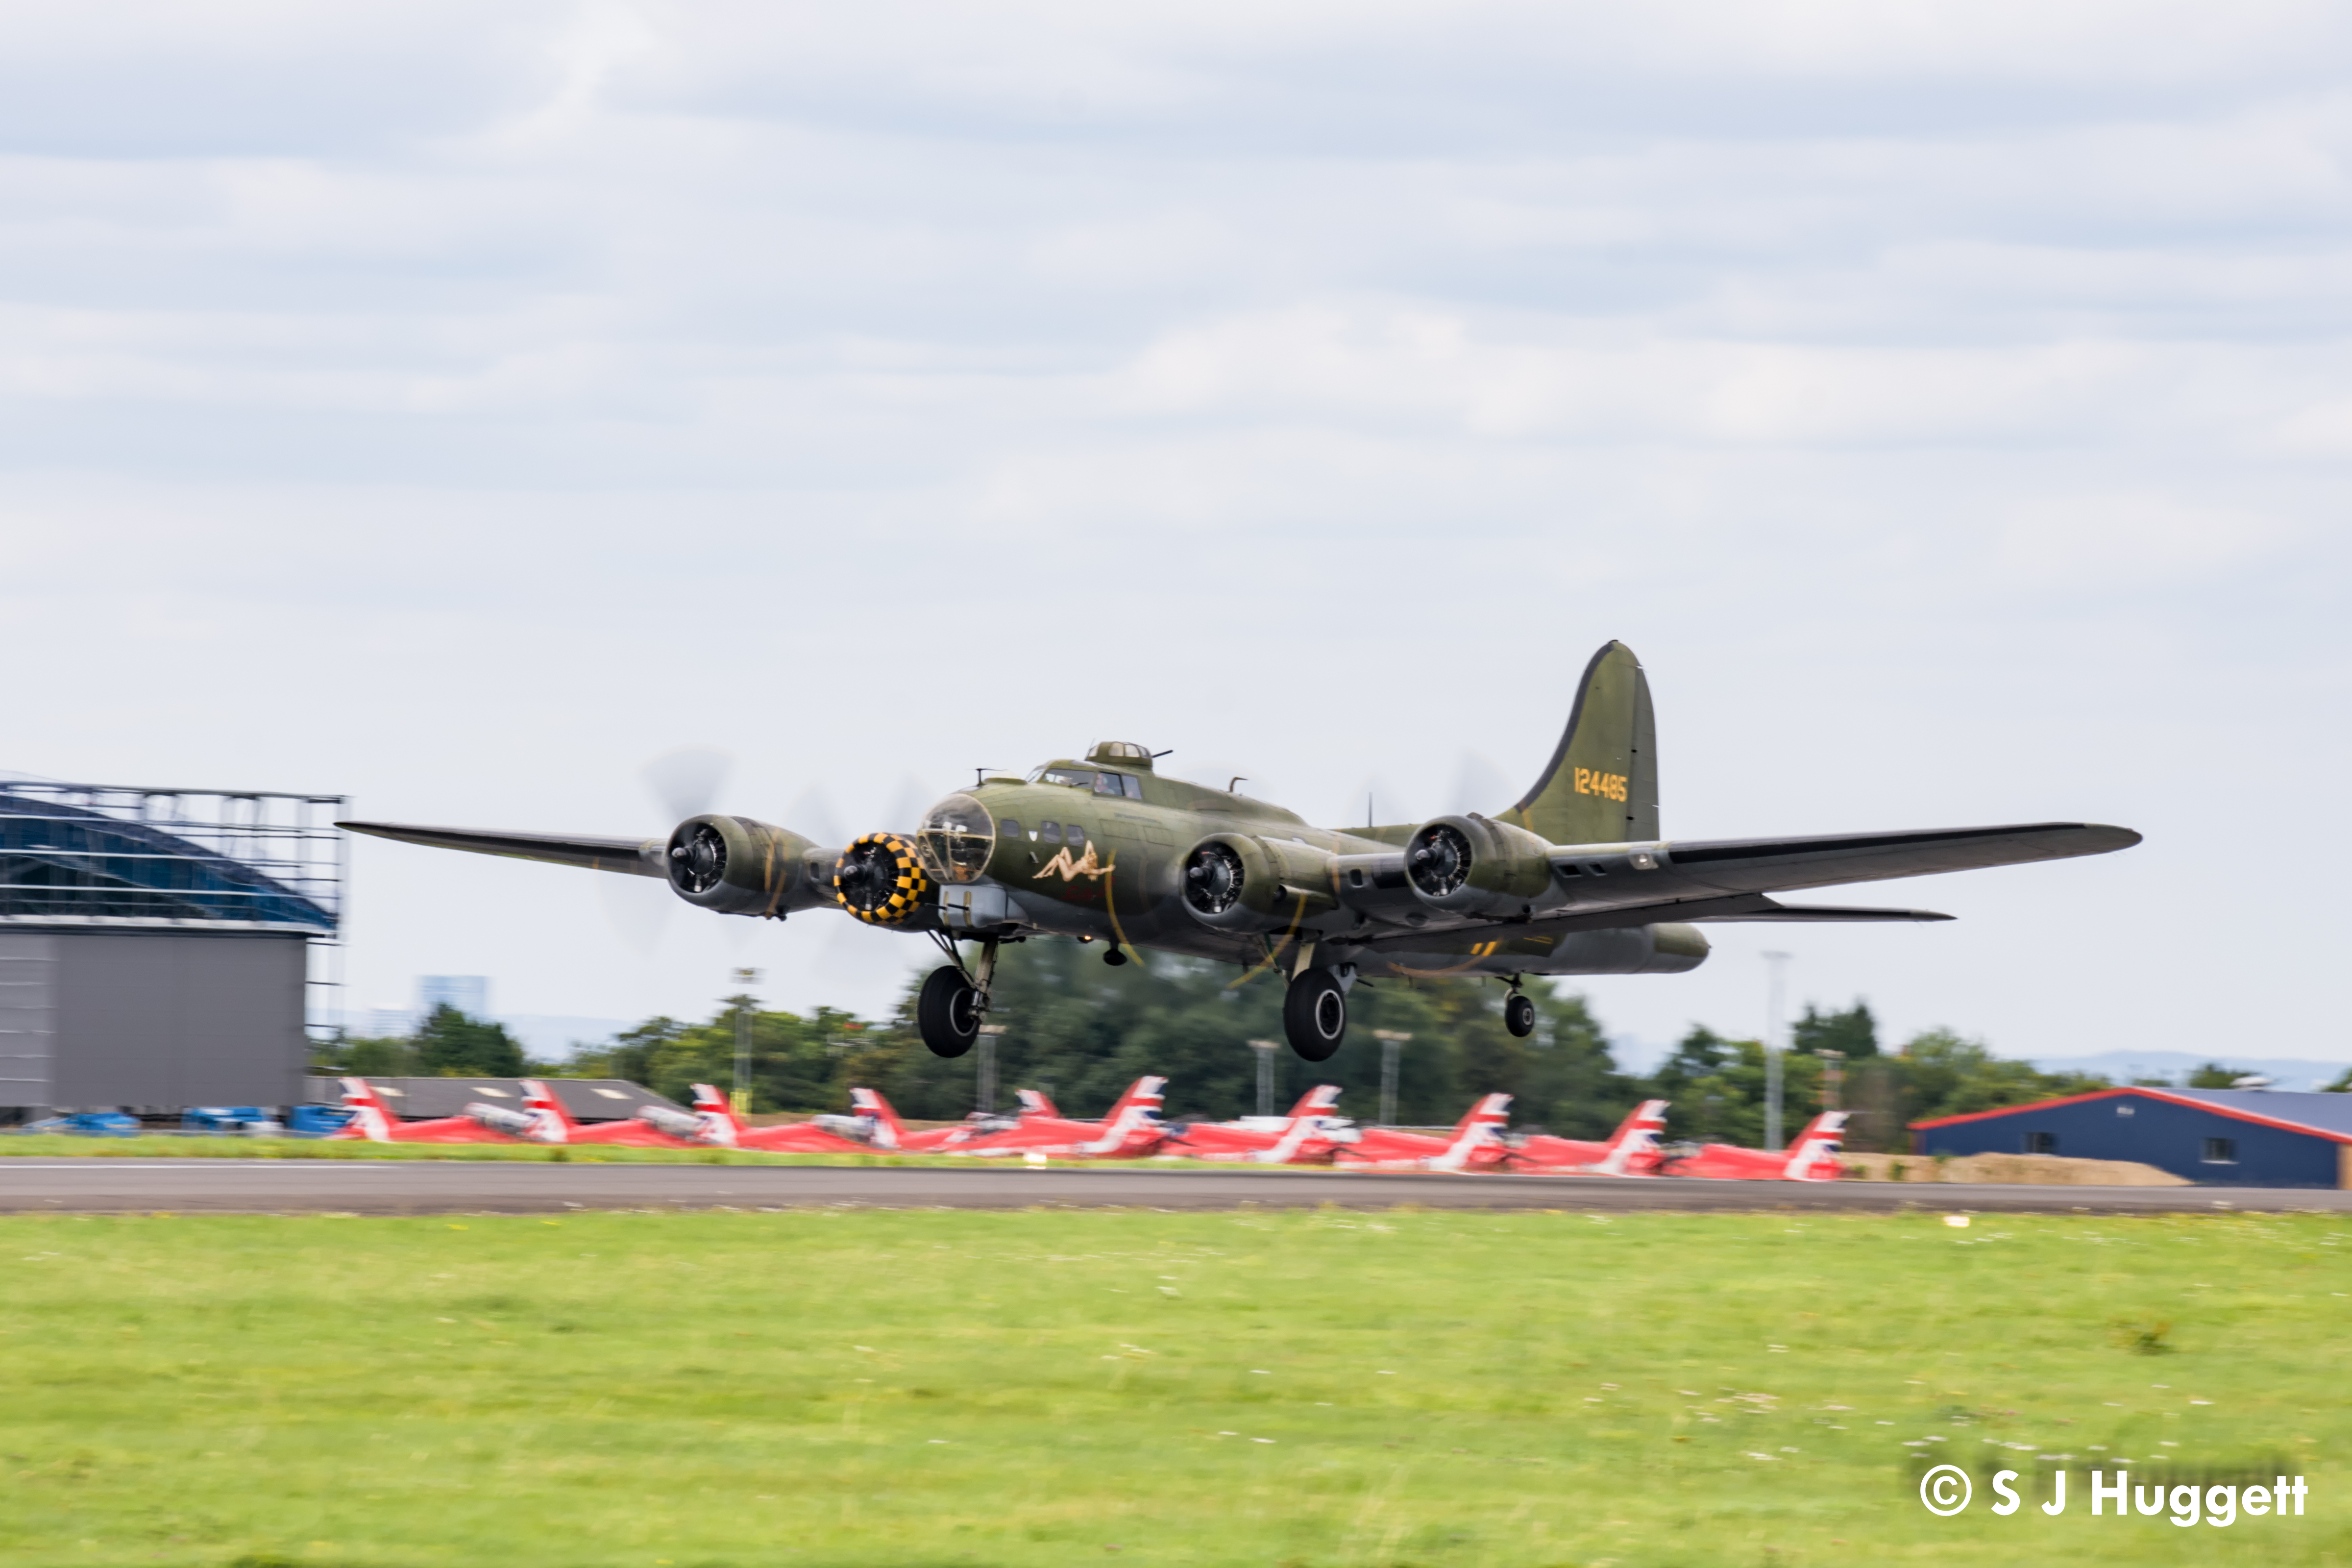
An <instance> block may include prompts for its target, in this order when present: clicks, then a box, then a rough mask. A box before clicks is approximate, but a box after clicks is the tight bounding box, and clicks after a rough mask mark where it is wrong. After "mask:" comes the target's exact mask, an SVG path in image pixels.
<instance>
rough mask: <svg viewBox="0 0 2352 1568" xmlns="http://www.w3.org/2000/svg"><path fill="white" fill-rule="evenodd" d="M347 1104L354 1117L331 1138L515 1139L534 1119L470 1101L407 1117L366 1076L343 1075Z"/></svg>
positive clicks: (383, 1140)
mask: <svg viewBox="0 0 2352 1568" xmlns="http://www.w3.org/2000/svg"><path fill="white" fill-rule="evenodd" d="M343 1104H344V1105H345V1106H346V1107H348V1108H349V1109H350V1110H351V1113H352V1119H351V1120H350V1121H346V1122H344V1123H343V1124H342V1126H341V1127H339V1128H337V1129H336V1130H335V1131H332V1132H330V1133H328V1134H327V1140H328V1141H329V1142H334V1141H337V1140H349V1141H354V1142H356V1141H358V1140H361V1139H364V1140H366V1141H367V1142H370V1143H512V1142H517V1141H518V1140H519V1139H520V1138H521V1137H522V1136H523V1134H524V1131H526V1130H527V1129H528V1128H529V1127H530V1125H531V1123H532V1120H533V1119H532V1118H531V1117H530V1115H529V1114H528V1113H526V1112H524V1111H520V1110H503V1109H501V1108H500V1107H499V1106H495V1105H469V1106H467V1107H466V1110H465V1113H464V1114H463V1115H461V1116H436V1117H435V1118H433V1119H432V1120H431V1121H402V1120H401V1119H400V1118H399V1117H397V1116H395V1115H394V1114H393V1111H392V1108H391V1107H390V1106H388V1105H386V1104H384V1102H383V1097H382V1096H381V1095H379V1094H377V1093H376V1091H375V1088H374V1086H373V1085H372V1084H370V1083H369V1082H368V1080H367V1079H363V1078H347V1079H343Z"/></svg>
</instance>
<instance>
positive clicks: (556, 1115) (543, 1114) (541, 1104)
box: [522, 1078, 580, 1143]
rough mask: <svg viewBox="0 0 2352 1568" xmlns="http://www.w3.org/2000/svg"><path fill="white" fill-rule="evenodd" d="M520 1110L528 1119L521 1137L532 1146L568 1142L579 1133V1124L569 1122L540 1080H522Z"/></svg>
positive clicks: (568, 1117)
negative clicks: (528, 1116)
mask: <svg viewBox="0 0 2352 1568" xmlns="http://www.w3.org/2000/svg"><path fill="white" fill-rule="evenodd" d="M522 1091H523V1094H524V1096H525V1099H524V1100H523V1104H522V1108H523V1110H526V1111H528V1112H529V1113H530V1125H529V1126H528V1127H526V1128H525V1129H524V1130H523V1134H522V1135H523V1136H524V1137H525V1138H527V1139H529V1140H530V1142H533V1143H569V1142H572V1134H573V1133H575V1132H577V1131H580V1123H578V1122H577V1121H573V1120H572V1112H571V1111H570V1110H566V1109H565V1108H564V1104H563V1101H562V1100H558V1099H556V1098H555V1091H554V1090H553V1089H550V1088H548V1087H547V1084H546V1082H545V1081H544V1080H543V1079H535V1078H527V1079H523V1080H522Z"/></svg>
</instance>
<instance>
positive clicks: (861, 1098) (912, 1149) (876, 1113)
mask: <svg viewBox="0 0 2352 1568" xmlns="http://www.w3.org/2000/svg"><path fill="white" fill-rule="evenodd" d="M1021 1092H1022V1093H1023V1094H1024V1096H1025V1095H1027V1094H1028V1093H1029V1091H1028V1090H1027V1089H1024V1090H1022V1091H1021ZM1039 1098H1040V1099H1042V1098H1043V1096H1040V1097H1039ZM1024 1103H1025V1101H1024ZM849 1105H850V1109H851V1110H855V1111H856V1113H857V1121H859V1123H861V1124H862V1126H863V1127H864V1129H865V1131H864V1132H863V1134H862V1135H863V1136H864V1137H865V1139H866V1142H868V1143H870V1144H872V1145H873V1146H874V1147H875V1148H877V1149H881V1150H885V1151H887V1152H893V1153H900V1154H937V1153H940V1152H944V1151H947V1150H949V1149H951V1148H953V1147H954V1146H955V1145H956V1144H959V1143H961V1142H967V1141H968V1140H970V1139H973V1138H977V1137H979V1136H980V1135H981V1134H982V1133H984V1132H1005V1131H1011V1130H1012V1129H1013V1128H1014V1127H1016V1126H1018V1125H1019V1123H1018V1122H1016V1121H1013V1119H1012V1118H1011V1117H1006V1116H976V1117H973V1118H971V1120H968V1121H964V1122H962V1123H961V1124H959V1125H957V1126H954V1127H929V1128H925V1129H924V1130H923V1131H920V1132H911V1131H908V1129H907V1126H906V1124H905V1123H904V1122H902V1121H899V1120H898V1112H897V1111H896V1110H891V1109H890V1102H889V1101H888V1100H885V1099H883V1098H882V1091H881V1090H879V1089H851V1090H850V1091H849Z"/></svg>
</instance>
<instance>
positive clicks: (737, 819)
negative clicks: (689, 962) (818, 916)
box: [662, 813, 832, 915]
mask: <svg viewBox="0 0 2352 1568" xmlns="http://www.w3.org/2000/svg"><path fill="white" fill-rule="evenodd" d="M815 848H816V844H815V842H814V840H812V839H807V838H803V837H801V836H800V835H799V834H797V833H793V832H791V831H789V830H788V829H785V828H782V827H775V826H770V825H769V824H767V823H764V822H755V821H753V820H752V819H751V818H750V817H748V816H716V815H713V814H709V813H705V814H704V815H703V816H689V817H688V818H687V819H686V820H685V821H684V822H681V823H679V824H678V825H677V830H676V831H674V832H673V833H671V834H670V836H669V847H668V850H667V852H666V853H665V855H664V857H663V859H662V865H663V867H664V868H666V869H667V871H668V873H669V885H670V890H671V891H673V892H675V893H676V894H677V896H678V897H679V898H681V899H684V900H686V901H687V902H688V903H689V904H693V905H695V906H697V907H698V908H700V909H706V910H716V911H717V912H719V914H723V915H782V914H785V913H787V912H789V911H791V910H805V909H813V908H814V907H815V906H816V905H817V904H818V903H820V902H822V901H823V900H824V899H826V898H829V897H831V896H832V889H830V888H826V889H819V888H818V886H817V879H816V877H815V876H814V874H813V873H812V871H811V868H810V865H809V859H810V851H812V850H814V849H815Z"/></svg>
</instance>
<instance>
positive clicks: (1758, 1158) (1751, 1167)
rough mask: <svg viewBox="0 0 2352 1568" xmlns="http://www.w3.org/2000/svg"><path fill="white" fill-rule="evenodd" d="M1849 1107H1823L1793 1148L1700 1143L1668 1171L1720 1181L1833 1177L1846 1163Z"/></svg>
mask: <svg viewBox="0 0 2352 1568" xmlns="http://www.w3.org/2000/svg"><path fill="white" fill-rule="evenodd" d="M1845 1119H1846V1112H1844V1111H1843V1110H1824V1111H1822V1113H1821V1114H1820V1115H1819V1116H1816V1117H1814V1118H1813V1119H1812V1121H1809V1122H1807V1123H1806V1124H1805V1130H1804V1131H1802V1132H1800V1133H1798V1134H1797V1142H1796V1143H1795V1145H1794V1146H1793V1147H1792V1148H1790V1149H1788V1150H1785V1151H1783V1152H1780V1153H1778V1154H1775V1153H1773V1152H1770V1151H1769V1150H1765V1149H1742V1148H1740V1147H1738V1145H1736V1144H1731V1143H1702V1144H1700V1145H1699V1147H1698V1151H1697V1152H1696V1153H1691V1154H1684V1155H1681V1156H1679V1157H1677V1158H1675V1159H1670V1160H1668V1161H1667V1162H1666V1163H1665V1165H1664V1173H1665V1174H1667V1175H1669V1176H1702V1177H1708V1178H1712V1179H1713V1180H1716V1181H1718V1182H1834V1181H1836V1180H1837V1179H1838V1175H1839V1173H1840V1172H1841V1171H1842V1169H1843V1167H1842V1166H1840V1165H1839V1163H1838V1153H1839V1151H1841V1150H1843V1148H1844V1147H1845V1142H1844V1137H1843V1134H1844V1132H1845Z"/></svg>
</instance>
